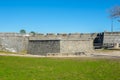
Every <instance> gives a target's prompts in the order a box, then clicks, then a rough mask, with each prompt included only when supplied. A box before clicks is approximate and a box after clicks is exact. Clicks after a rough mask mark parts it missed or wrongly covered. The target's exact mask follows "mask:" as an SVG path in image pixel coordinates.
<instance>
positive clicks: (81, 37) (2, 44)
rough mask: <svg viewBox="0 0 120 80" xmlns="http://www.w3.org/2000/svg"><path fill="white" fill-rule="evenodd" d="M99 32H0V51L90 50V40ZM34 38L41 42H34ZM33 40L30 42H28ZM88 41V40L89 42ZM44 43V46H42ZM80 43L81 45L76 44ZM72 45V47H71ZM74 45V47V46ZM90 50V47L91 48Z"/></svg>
mask: <svg viewBox="0 0 120 80" xmlns="http://www.w3.org/2000/svg"><path fill="white" fill-rule="evenodd" d="M96 35H97V33H90V34H82V33H81V34H80V33H69V34H66V33H58V34H53V33H47V34H40V33H39V34H36V35H31V34H20V33H0V51H9V52H21V51H28V53H30V54H33V53H34V54H38V53H48V52H49V53H59V52H75V51H78V49H79V51H83V47H80V46H81V44H82V45H83V46H85V47H84V51H85V50H88V49H89V48H88V46H91V48H92V46H93V44H91V45H89V44H90V43H89V40H94V38H95V37H96ZM32 40H35V41H37V40H38V41H39V40H41V42H38V41H37V42H34V43H33V42H32ZM29 41H30V42H31V44H29V43H28V42H29ZM87 41H88V42H87ZM41 45H42V46H41ZM75 45H79V46H75ZM70 46H71V47H70ZM73 46H74V47H73ZM72 47H73V48H72ZM89 50H90V49H89Z"/></svg>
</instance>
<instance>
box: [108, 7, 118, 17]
mask: <svg viewBox="0 0 120 80" xmlns="http://www.w3.org/2000/svg"><path fill="white" fill-rule="evenodd" d="M109 12H110V18H119V17H120V6H114V7H113V8H111V9H110V10H109Z"/></svg>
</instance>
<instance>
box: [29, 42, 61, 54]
mask: <svg viewBox="0 0 120 80" xmlns="http://www.w3.org/2000/svg"><path fill="white" fill-rule="evenodd" d="M47 53H60V40H30V41H29V44H28V54H33V55H46V54H47Z"/></svg>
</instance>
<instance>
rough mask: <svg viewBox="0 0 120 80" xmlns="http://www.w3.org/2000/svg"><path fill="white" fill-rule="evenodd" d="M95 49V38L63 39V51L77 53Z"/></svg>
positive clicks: (61, 46)
mask: <svg viewBox="0 0 120 80" xmlns="http://www.w3.org/2000/svg"><path fill="white" fill-rule="evenodd" d="M90 51H93V40H61V41H60V52H61V53H76V52H85V53H89V52H90Z"/></svg>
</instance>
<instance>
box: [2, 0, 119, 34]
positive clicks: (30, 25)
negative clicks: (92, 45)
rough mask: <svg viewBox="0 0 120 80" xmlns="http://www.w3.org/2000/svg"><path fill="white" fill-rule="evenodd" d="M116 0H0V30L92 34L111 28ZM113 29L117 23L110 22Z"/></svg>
mask: <svg viewBox="0 0 120 80" xmlns="http://www.w3.org/2000/svg"><path fill="white" fill-rule="evenodd" d="M116 5H120V0H0V32H19V31H20V30H21V29H25V30H26V31H27V32H30V31H35V32H38V33H93V32H103V31H110V30H111V27H110V26H111V20H110V18H109V17H108V16H109V13H108V10H109V9H110V8H111V7H113V6H116ZM114 31H120V23H118V22H117V21H114Z"/></svg>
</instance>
